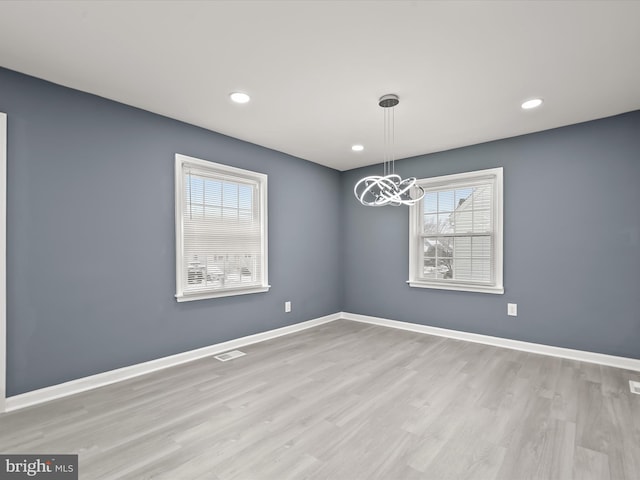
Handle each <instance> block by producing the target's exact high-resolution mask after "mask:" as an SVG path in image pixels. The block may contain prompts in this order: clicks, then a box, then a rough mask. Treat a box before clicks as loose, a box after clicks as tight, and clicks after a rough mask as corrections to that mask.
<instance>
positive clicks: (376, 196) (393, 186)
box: [353, 94, 424, 207]
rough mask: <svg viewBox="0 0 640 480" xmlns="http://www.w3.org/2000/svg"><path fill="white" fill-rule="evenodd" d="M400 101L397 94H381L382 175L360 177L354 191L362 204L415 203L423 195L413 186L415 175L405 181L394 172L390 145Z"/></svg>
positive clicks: (392, 144)
mask: <svg viewBox="0 0 640 480" xmlns="http://www.w3.org/2000/svg"><path fill="white" fill-rule="evenodd" d="M398 103H400V99H399V98H398V96H397V95H394V94H388V95H383V96H382V97H380V100H378V105H379V106H381V107H382V108H383V112H384V163H383V167H382V169H383V171H382V175H381V176H380V175H370V176H368V177H364V178H362V179H360V181H359V182H358V183H356V185H355V187H353V193H354V194H355V196H356V198H357V199H358V200H359V201H360V203H361V204H362V205H365V206H367V207H383V206H385V205H391V206H394V207H395V206H399V205H414V204H415V203H416V202H419V201H420V200H422V197H424V189H423V188H422V187H421V186H419V185H416V178H415V177H410V178H405V179H404V180H403V179H402V177H401V176H400V175H398V174H397V173H396V169H395V163H396V162H395V157H394V153H393V146H394V143H395V118H394V109H393V107H395V106H396V105H398Z"/></svg>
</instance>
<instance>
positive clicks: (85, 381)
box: [0, 312, 640, 413]
mask: <svg viewBox="0 0 640 480" xmlns="http://www.w3.org/2000/svg"><path fill="white" fill-rule="evenodd" d="M335 320H350V321H354V322H362V323H369V324H372V325H380V326H383V327H390V328H397V329H400V330H407V331H410V332H417V333H424V334H427V335H436V336H439V337H447V338H455V339H457V340H464V341H467V342H474V343H482V344H485V345H493V346H495V347H502V348H510V349H512V350H521V351H524V352H531V353H538V354H541V355H550V356H553V357H560V358H567V359H571V360H578V361H581V362H589V363H596V364H600V365H607V366H610V367H617V368H624V369H626V370H635V371H640V360H638V359H634V358H627V357H616V356H613V355H605V354H602V353H594V352H586V351H583V350H572V349H570V348H562V347H553V346H550V345H542V344H539V343H529V342H523V341H520V340H510V339H508V338H500V337H492V336H489V335H480V334H477V333H468V332H462V331H459V330H449V329H446V328H439V327H430V326H426V325H419V324H416V323H408V322H400V321H397V320H389V319H386V318H380V317H371V316H368V315H359V314H356V313H348V312H338V313H334V314H331V315H326V316H324V317H320V318H316V319H313V320H308V321H306V322H302V323H297V324H295V325H290V326H288V327H282V328H277V329H275V330H269V331H267V332H262V333H256V334H255V335H249V336H247V337H242V338H237V339H235V340H229V341H228V342H223V343H218V344H215V345H210V346H208V347H203V348H198V349H196V350H190V351H188V352H183V353H178V354H176V355H171V356H168V357H163V358H159V359H156V360H151V361H148V362H144V363H139V364H136V365H131V366H129V367H123V368H118V369H116V370H111V371H108V372H104V373H98V374H96V375H91V376H89V377H83V378H79V379H77V380H71V381H69V382H65V383H61V384H58V385H52V386H50V387H46V388H41V389H38V390H33V391H31V392H26V393H22V394H20V395H15V396H13V397H8V398H7V399H6V404H5V411H7V412H10V411H14V410H19V409H21V408H25V407H29V406H32V405H37V404H39V403H44V402H48V401H50V400H55V399H57V398H62V397H66V396H69V395H74V394H76V393H80V392H84V391H87V390H92V389H94V388H98V387H103V386H105V385H110V384H112V383H116V382H121V381H123V380H127V379H129V378H133V377H138V376H140V375H145V374H147V373H151V372H155V371H157V370H162V369H164V368H169V367H173V366H176V365H180V364H183V363H187V362H192V361H194V360H198V359H201V358H205V357H209V356H212V355H218V354H219V353H223V352H226V351H228V350H233V349H236V348H240V347H243V346H246V345H251V344H253V343H259V342H264V341H266V340H271V339H273V338H277V337H281V336H283V335H289V334H291V333H295V332H299V331H302V330H306V329H308V328H313V327H316V326H318V325H322V324H325V323H329V322H333V321H335ZM0 405H1V404H0ZM0 413H2V410H0Z"/></svg>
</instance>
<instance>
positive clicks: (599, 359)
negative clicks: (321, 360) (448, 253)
mask: <svg viewBox="0 0 640 480" xmlns="http://www.w3.org/2000/svg"><path fill="white" fill-rule="evenodd" d="M341 318H342V319H344V320H351V321H354V322H362V323H369V324H372V325H380V326H382V327H391V328H398V329H400V330H407V331H409V332H417V333H424V334H427V335H436V336H439V337H446V338H455V339H456V340H464V341H465V342H474V343H482V344H484V345H493V346H494V347H501V348H509V349H511V350H520V351H523V352H531V353H537V354H540V355H549V356H551V357H560V358H566V359H569V360H577V361H579V362H588V363H597V364H599V365H607V366H609V367H617V368H624V369H626V370H635V371H640V360H639V359H636V358H628V357H617V356H614V355H605V354H604V353H595V352H587V351H584V350H573V349H570V348H562V347H553V346H551V345H543V344H540V343H530V342H523V341H520V340H511V339H509V338H500V337H492V336H489V335H480V334H478V333H469V332H462V331H459V330H449V329H447V328H439V327H430V326H427V325H419V324H416V323H408V322H400V321H397V320H389V319H386V318H379V317H370V316H368V315H359V314H356V313H347V312H342V313H341Z"/></svg>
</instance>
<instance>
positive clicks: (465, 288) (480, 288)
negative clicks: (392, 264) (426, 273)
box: [407, 280, 504, 295]
mask: <svg viewBox="0 0 640 480" xmlns="http://www.w3.org/2000/svg"><path fill="white" fill-rule="evenodd" d="M407 283H408V284H409V286H410V287H417V288H433V289H436V290H454V291H459V292H477V293H493V294H496V295H502V294H504V287H502V286H499V287H490V286H487V285H472V284H464V283H449V284H448V283H430V282H421V281H415V280H409V281H407Z"/></svg>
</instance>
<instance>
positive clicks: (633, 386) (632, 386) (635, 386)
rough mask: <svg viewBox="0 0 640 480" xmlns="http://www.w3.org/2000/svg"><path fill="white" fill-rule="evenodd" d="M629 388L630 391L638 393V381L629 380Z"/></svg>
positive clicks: (639, 390)
mask: <svg viewBox="0 0 640 480" xmlns="http://www.w3.org/2000/svg"><path fill="white" fill-rule="evenodd" d="M629 388H630V389H631V393H635V394H637V395H640V382H634V381H633V380H629Z"/></svg>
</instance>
